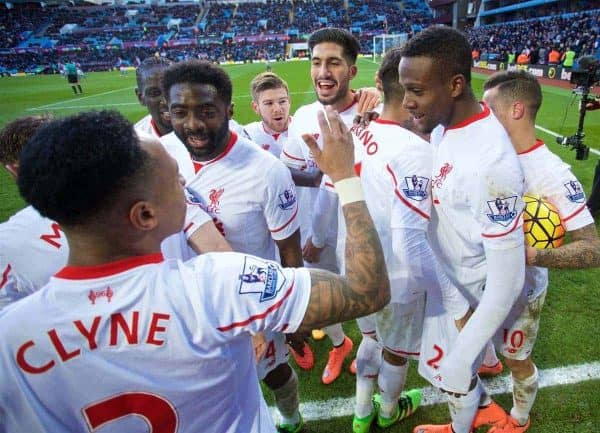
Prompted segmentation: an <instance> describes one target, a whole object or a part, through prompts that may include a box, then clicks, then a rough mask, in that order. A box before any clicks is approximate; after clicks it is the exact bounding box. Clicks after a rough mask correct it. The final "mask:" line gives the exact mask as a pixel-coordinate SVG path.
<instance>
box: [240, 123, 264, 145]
mask: <svg viewBox="0 0 600 433" xmlns="http://www.w3.org/2000/svg"><path fill="white" fill-rule="evenodd" d="M244 129H245V130H246V132H247V133H248V135H249V136H250V138H251V139H252V140H255V139H256V138H257V137H258V136H260V134H261V133H262V132H263V126H262V122H261V121H257V122H251V123H248V124H247V125H246V126H244Z"/></svg>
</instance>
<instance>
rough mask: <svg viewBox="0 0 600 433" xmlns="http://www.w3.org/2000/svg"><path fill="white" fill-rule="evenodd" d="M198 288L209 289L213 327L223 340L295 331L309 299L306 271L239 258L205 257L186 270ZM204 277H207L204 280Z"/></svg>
mask: <svg viewBox="0 0 600 433" xmlns="http://www.w3.org/2000/svg"><path fill="white" fill-rule="evenodd" d="M190 263H191V264H193V265H194V266H195V268H194V272H195V275H196V279H197V281H198V284H199V285H200V287H209V288H207V289H206V291H205V292H204V293H202V295H201V296H202V297H205V298H208V299H206V301H208V302H209V303H210V304H212V305H210V308H211V309H212V310H213V311H214V314H215V317H214V321H213V323H214V326H215V327H216V330H217V332H219V333H220V334H221V335H223V337H224V338H229V337H230V336H231V335H237V334H241V333H246V332H248V333H251V334H255V333H257V332H261V331H276V332H289V333H292V332H295V331H296V330H297V329H298V327H299V326H300V324H301V322H302V320H303V318H304V314H305V313H306V309H307V307H308V301H309V298H310V287H311V281H310V274H309V272H308V270H307V269H304V268H282V267H281V266H280V265H279V264H278V263H276V262H272V261H268V260H264V259H261V258H259V257H255V256H251V255H245V254H239V253H209V254H205V255H204V256H203V257H198V258H196V259H194V260H192V261H191V262H188V264H187V265H189V264H190ZM207 273H208V274H209V275H207Z"/></svg>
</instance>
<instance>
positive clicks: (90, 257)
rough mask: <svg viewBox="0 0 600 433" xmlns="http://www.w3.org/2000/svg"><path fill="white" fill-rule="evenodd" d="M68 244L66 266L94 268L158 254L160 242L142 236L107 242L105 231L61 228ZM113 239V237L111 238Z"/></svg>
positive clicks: (88, 228) (125, 237) (123, 237)
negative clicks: (130, 258)
mask: <svg viewBox="0 0 600 433" xmlns="http://www.w3.org/2000/svg"><path fill="white" fill-rule="evenodd" d="M62 229H63V231H64V232H65V235H66V236H67V240H68V242H69V258H68V260H67V265H68V266H96V265H102V264H105V263H112V262H116V261H118V260H123V259H126V258H129V257H134V256H143V255H147V254H154V253H160V251H161V250H160V244H161V243H160V241H158V240H155V239H152V238H151V237H148V236H144V237H142V238H140V239H131V238H129V239H127V238H128V236H124V235H123V236H120V237H119V239H113V240H112V241H111V240H108V239H107V233H106V230H101V229H98V228H93V229H91V228H90V227H85V228H80V229H76V228H67V227H62ZM111 237H113V236H111Z"/></svg>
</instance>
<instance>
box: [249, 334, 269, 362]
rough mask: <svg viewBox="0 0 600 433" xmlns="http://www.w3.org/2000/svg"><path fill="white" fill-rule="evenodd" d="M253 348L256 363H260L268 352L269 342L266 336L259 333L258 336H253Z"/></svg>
mask: <svg viewBox="0 0 600 433" xmlns="http://www.w3.org/2000/svg"><path fill="white" fill-rule="evenodd" d="M252 347H254V357H255V358H256V362H258V361H260V359H261V358H262V357H263V356H264V354H265V353H266V352H267V340H266V338H265V334H263V333H262V332H259V333H258V334H255V335H253V336H252Z"/></svg>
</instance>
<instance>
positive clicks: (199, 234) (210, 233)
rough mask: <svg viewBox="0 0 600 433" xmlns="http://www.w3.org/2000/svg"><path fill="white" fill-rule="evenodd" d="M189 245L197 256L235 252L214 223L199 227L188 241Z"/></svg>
mask: <svg viewBox="0 0 600 433" xmlns="http://www.w3.org/2000/svg"><path fill="white" fill-rule="evenodd" d="M188 245H189V246H190V247H191V248H192V249H193V250H194V252H195V253H196V254H204V253H210V252H226V251H233V250H232V249H231V245H229V242H227V241H226V240H225V238H224V237H223V235H221V233H220V232H219V230H218V229H217V227H216V226H215V224H214V223H213V222H212V221H208V222H206V223H204V224H202V225H201V226H200V227H198V230H196V231H195V232H194V233H193V234H192V235H191V236H190V238H189V239H188Z"/></svg>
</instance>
